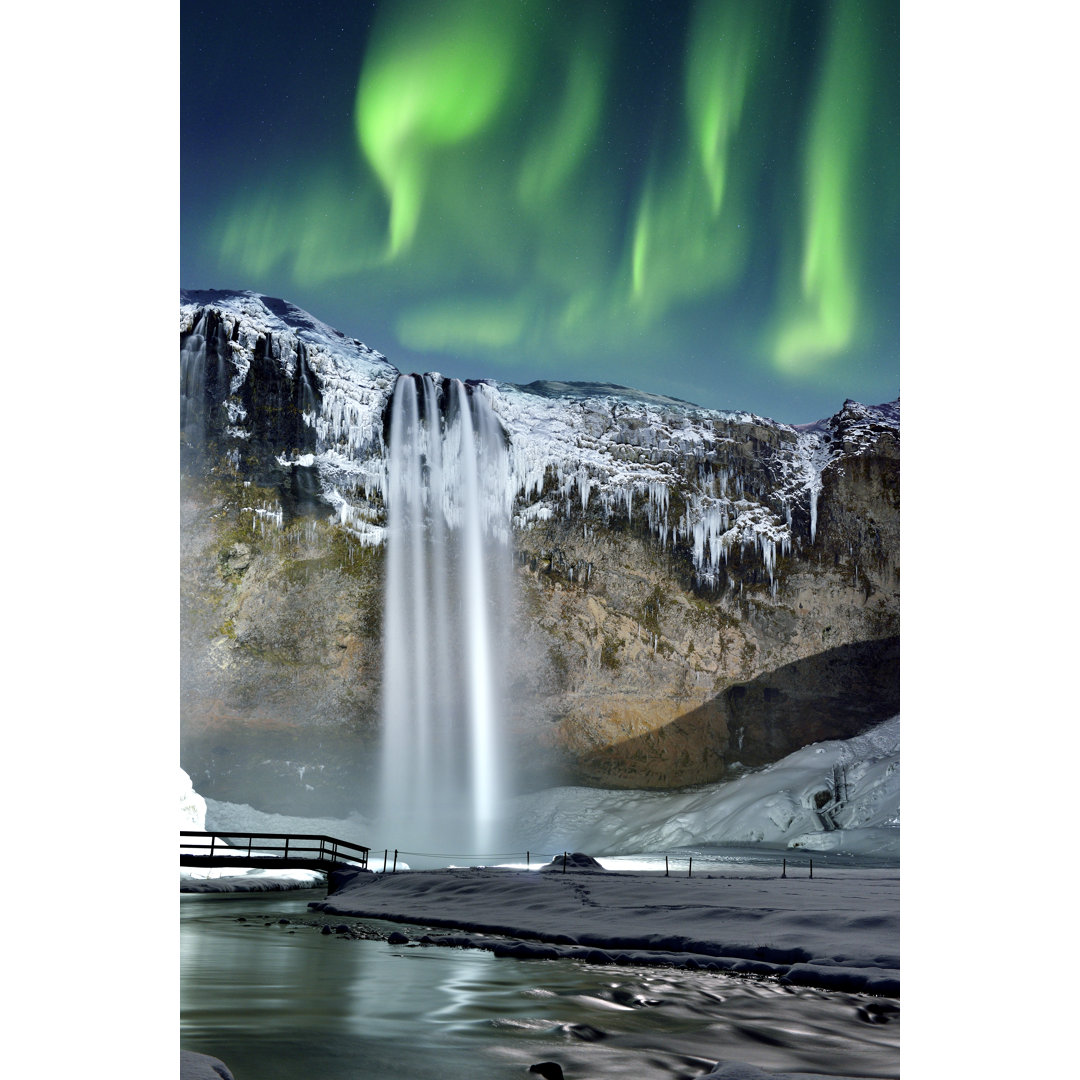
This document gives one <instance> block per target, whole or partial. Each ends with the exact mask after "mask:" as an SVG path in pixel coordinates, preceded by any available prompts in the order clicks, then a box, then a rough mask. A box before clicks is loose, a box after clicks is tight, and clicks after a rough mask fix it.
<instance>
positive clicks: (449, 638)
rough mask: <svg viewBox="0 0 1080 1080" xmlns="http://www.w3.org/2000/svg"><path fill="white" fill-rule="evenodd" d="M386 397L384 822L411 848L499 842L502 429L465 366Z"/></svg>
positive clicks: (504, 570) (505, 518)
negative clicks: (468, 381)
mask: <svg viewBox="0 0 1080 1080" xmlns="http://www.w3.org/2000/svg"><path fill="white" fill-rule="evenodd" d="M390 410H391V411H390V437H389V462H388V477H387V490H386V503H387V556H386V557H387V571H386V591H385V604H384V611H385V626H384V639H383V641H384V643H383V648H384V672H385V676H384V679H383V686H384V691H383V761H382V782H381V791H382V795H381V802H380V808H381V809H380V828H381V830H382V831H383V833H384V834H385V835H388V836H394V837H395V838H397V841H398V846H400V847H402V848H408V847H411V848H420V849H422V850H428V851H430V850H435V851H443V850H459V849H460V846H461V845H462V844H464V845H465V849H466V850H470V851H499V850H501V848H502V844H501V843H500V838H499V837H498V835H497V832H496V824H495V823H496V820H497V814H496V806H497V804H498V802H499V801H500V800H501V799H502V798H503V797H504V795H505V794H506V793H507V792H508V791H509V790H510V789H509V787H508V784H509V783H510V781H509V775H508V770H507V765H506V762H505V761H504V755H503V752H502V748H501V745H500V741H499V732H500V730H501V728H502V726H503V725H502V723H501V701H502V693H501V688H500V685H499V672H500V670H501V666H502V665H501V664H500V662H499V654H498V649H499V646H500V645H501V644H502V643H505V642H506V641H507V640H508V634H507V630H506V618H507V614H506V613H507V609H508V595H507V594H508V585H507V581H508V580H509V573H510V562H509V560H510V551H509V547H508V546H507V543H506V539H507V530H508V527H509V508H508V507H507V506H506V505H505V490H506V481H505V475H506V471H507V459H506V445H505V440H504V437H503V433H502V430H501V428H500V427H499V424H498V421H497V420H496V418H495V416H494V414H493V413H492V411H491V408H490V406H489V405H488V404H487V402H486V400H485V399H484V397H483V395H482V393H479V392H476V393H470V392H469V391H468V389H467V387H466V386H465V384H464V383H462V382H460V381H459V380H457V379H453V380H441V379H439V378H438V377H437V376H435V377H433V376H430V375H424V376H422V377H419V376H407V375H405V376H401V377H400V378H399V379H398V381H397V384H396V386H395V389H394V395H393V398H392V401H391V407H390ZM504 579H505V580H504ZM447 845H450V846H447Z"/></svg>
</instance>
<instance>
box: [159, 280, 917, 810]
mask: <svg viewBox="0 0 1080 1080" xmlns="http://www.w3.org/2000/svg"><path fill="white" fill-rule="evenodd" d="M396 376H397V373H396V371H395V370H394V369H393V368H392V367H391V366H390V365H389V364H388V363H387V362H386V361H385V359H384V358H382V357H381V356H380V355H379V354H378V353H374V352H372V351H371V350H369V349H367V347H366V346H363V345H362V344H361V343H359V342H355V341H352V340H349V339H346V338H344V337H343V336H342V335H340V334H338V333H337V332H336V331H334V330H332V329H331V328H329V327H325V326H323V325H322V324H320V323H318V322H317V320H314V319H313V318H312V317H311V316H309V315H307V314H306V313H304V312H300V311H298V309H296V308H293V307H292V306H291V305H289V304H287V303H286V302H284V301H279V300H271V299H269V298H262V297H255V296H253V295H251V294H224V293H223V294H216V293H214V294H211V293H199V294H187V295H186V296H185V297H183V298H182V318H181V414H180V427H181V474H182V475H181V763H182V765H183V767H184V768H185V770H186V771H187V772H188V774H189V775H190V776H191V778H192V781H193V783H194V785H195V788H196V790H198V791H199V792H200V794H202V795H204V796H206V797H208V798H211V799H217V800H221V801H228V802H239V803H248V804H250V805H251V806H253V807H255V808H256V809H264V810H271V811H278V812H281V813H286V814H295V815H298V816H323V815H325V816H335V817H339V816H347V815H348V814H349V813H350V812H352V811H354V810H359V811H361V812H364V811H365V810H367V809H369V803H368V799H369V797H370V794H371V792H372V789H373V785H374V781H375V771H376V763H377V761H378V752H379V739H380V725H379V713H380V702H381V690H382V687H381V678H382V674H381V673H382V588H383V579H384V574H385V554H384V547H383V545H382V542H381V537H382V530H383V527H384V525H385V521H386V517H385V507H384V506H383V503H382V495H381V490H382V489H381V486H380V484H381V481H380V479H379V470H380V468H381V467H382V465H381V455H382V453H383V447H384V445H385V444H384V438H385V434H384V428H385V423H386V420H385V417H386V416H387V415H388V411H387V406H388V403H389V401H390V394H391V392H392V389H393V385H394V380H395V379H396ZM470 389H471V392H473V393H477V392H480V391H481V390H484V392H486V393H488V394H489V395H490V396H491V398H492V400H493V402H494V404H495V406H497V408H496V411H497V413H498V415H499V417H500V422H501V423H503V425H504V428H505V433H506V439H507V443H508V445H510V446H511V447H512V448H513V449H514V450H515V452H516V453H517V454H518V455H519V457H521V458H522V459H524V460H527V461H528V460H533V458H535V459H536V460H539V461H540V466H539V474H538V476H539V478H538V479H537V480H536V485H537V486H536V487H535V489H532V490H531V492H526V493H522V492H519V493H518V495H517V496H515V501H514V515H515V517H514V524H513V528H512V530H511V544H512V546H513V549H514V556H515V565H516V571H515V574H516V584H515V589H514V595H513V607H514V611H513V616H514V630H513V635H512V638H513V648H512V650H510V654H509V656H508V659H507V670H506V672H505V675H506V681H507V684H508V690H509V693H508V700H507V708H506V723H507V724H508V726H509V727H510V729H511V734H512V749H513V752H514V753H515V754H516V756H517V758H518V773H519V775H524V776H525V777H526V778H527V780H528V782H529V783H530V784H531V785H533V786H542V785H547V784H552V783H560V782H570V781H573V782H584V783H589V784H594V785H599V786H627V787H653V788H664V787H678V786H683V785H686V784H692V783H700V782H703V781H706V780H714V779H718V778H720V777H722V776H723V775H724V772H725V770H726V769H727V768H728V767H729V766H730V765H731V764H732V763H735V762H739V763H741V764H743V765H747V766H752V765H759V764H766V763H768V762H769V761H772V760H776V759H777V758H779V757H782V756H783V755H784V754H786V753H789V752H790V751H791V750H794V749H797V748H798V747H800V746H803V745H806V744H807V743H809V742H813V741H816V740H821V739H828V738H844V737H848V736H850V735H852V734H855V733H857V732H858V731H859V730H862V729H864V728H866V727H868V726H870V725H871V724H873V723H875V722H876V721H878V720H881V719H885V718H888V717H889V716H892V715H895V714H896V713H897V712H898V711H899V689H898V688H899V675H898V672H899V644H898V642H899V483H900V448H899V404H898V403H894V404H893V405H888V406H876V407H867V406H862V405H858V404H857V403H855V402H846V403H845V404H844V406H843V407H842V408H841V410H840V411H839V412H838V413H837V414H836V415H835V416H834V417H831V418H829V419H828V420H824V421H821V422H819V423H818V424H815V425H811V426H810V427H808V428H806V429H794V428H791V427H788V426H786V425H782V424H776V423H773V422H772V421H769V420H765V419H762V418H760V417H754V416H750V415H748V414H742V413H710V412H708V411H707V410H698V409H696V408H695V407H693V406H688V405H686V403H681V402H673V401H668V400H666V399H660V398H656V397H654V396H650V395H643V394H638V393H637V392H635V391H625V390H622V389H621V388H612V387H603V386H601V387H585V386H575V385H572V384H535V385H533V386H531V387H528V388H514V387H505V386H493V385H490V384H489V385H487V387H486V389H485V388H483V387H479V386H472V387H471V388H470ZM549 428H550V429H551V431H553V432H556V434H555V435H552V436H551V437H550V438H551V440H552V441H551V446H553V447H555V449H554V450H551V449H550V447H548V446H547V445H546V444H543V443H542V441H540V440H541V438H542V437H543V438H547V437H548V436H547V435H542V433H543V432H545V431H547V430H548V429H549ZM560 432H562V433H563V434H559V433H560ZM538 433H541V434H538ZM566 433H568V434H566ZM559 438H561V439H562V440H563V441H562V442H561V443H558V439H559ZM556 444H558V445H556ZM556 451H557V452H558V453H562V454H564V455H566V456H564V457H563V458H561V459H559V458H558V454H557V453H556ZM546 453H550V454H553V455H555V456H553V457H550V460H549V461H548V464H547V465H546V467H545V466H544V463H543V454H546ZM530 455H532V458H530ZM575 455H580V461H579V460H577V459H575ZM586 462H587V463H588V470H587V469H586V465H585V463H586ZM350 470H351V471H350ZM586 474H587V475H586ZM619 476H629V477H630V480H626V481H620V480H619V479H618V477H619ZM635 478H636V479H635ZM658 480H662V484H658ZM812 481H813V482H815V483H816V484H817V487H816V489H815V488H814V487H813V484H812ZM530 482H531V481H530ZM620 483H623V484H624V486H623V487H620V486H619V484H620ZM575 484H576V485H578V486H577V487H575V486H574V485H575ZM581 485H584V488H582V486H581ZM589 485H591V488H592V491H591V497H590V493H589V492H590V488H589ZM635 485H636V486H635ZM658 487H662V488H663V498H662V499H660V498H659V497H658V496H657V494H656V491H657V490H658ZM815 492H816V493H815ZM709 513H714V514H715V515H721V514H722V515H723V519H724V520H723V524H722V525H720V526H717V527H716V528H717V532H716V534H715V535H713V537H712V539H711V540H710V541H709V543H710V544H712V545H715V544H716V543H717V542H718V539H717V538H718V536H719V532H720V530H723V529H726V530H727V532H725V533H724V537H723V543H724V544H725V545H726V546H725V547H724V557H723V559H722V560H720V561H718V562H716V563H715V565H714V568H713V570H711V571H709V570H708V568H707V567H706V568H705V570H706V571H708V572H703V566H702V547H701V544H702V541H700V538H695V535H694V532H693V528H694V523H695V522H696V523H697V525H698V526H700V527H701V528H704V525H703V523H707V515H708V514H709ZM714 525H715V522H714ZM706 550H709V549H706Z"/></svg>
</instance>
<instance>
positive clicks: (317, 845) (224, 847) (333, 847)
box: [180, 829, 371, 867]
mask: <svg viewBox="0 0 1080 1080" xmlns="http://www.w3.org/2000/svg"><path fill="white" fill-rule="evenodd" d="M185 837H188V838H189V839H185ZM370 850H371V849H370V848H366V847H364V846H363V845H361V844H353V843H350V842H349V841H348V840H339V839H337V837H334V836H324V835H322V834H320V833H246V832H245V833H240V832H217V831H214V832H200V831H198V830H194V829H181V830H180V851H181V853H182V854H185V853H186V854H190V855H210V856H214V855H248V856H252V855H272V856H275V857H277V858H282V859H311V860H319V861H324V862H329V863H353V864H355V865H358V866H362V867H367V863H368V852H369V851H370Z"/></svg>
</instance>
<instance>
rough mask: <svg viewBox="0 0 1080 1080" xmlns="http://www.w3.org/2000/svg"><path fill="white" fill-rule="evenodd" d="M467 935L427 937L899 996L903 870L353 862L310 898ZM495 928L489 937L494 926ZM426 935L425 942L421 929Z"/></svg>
mask: <svg viewBox="0 0 1080 1080" xmlns="http://www.w3.org/2000/svg"><path fill="white" fill-rule="evenodd" d="M313 906H315V907H316V908H317V909H318V910H320V911H325V912H330V913H335V914H341V915H362V916H366V917H369V918H381V919H390V920H393V921H396V922H409V923H419V924H422V925H424V926H440V927H449V928H456V929H458V930H459V931H464V933H461V932H459V933H456V934H453V935H449V936H445V935H431V934H428V935H426V937H427V938H428V940H429V942H430V943H431V944H440V943H441V944H447V945H467V946H471V947H476V948H488V949H491V950H493V951H494V952H495V953H496V955H507V956H524V957H537V958H548V959H555V958H558V957H568V958H577V959H582V960H587V961H589V962H593V963H620V964H625V963H630V964H655V963H673V964H675V965H676V966H680V967H689V968H692V969H698V968H706V969H709V970H717V971H734V972H738V973H743V974H756V975H771V976H777V977H779V978H781V979H782V980H785V981H787V982H790V983H794V984H799V985H806V986H818V987H823V988H825V989H835V990H845V991H849V992H859V993H876V994H884V995H886V996H889V997H897V996H899V993H900V873H899V871H898V870H872V869H848V868H843V869H833V868H830V869H829V870H826V871H824V872H823V871H821V870H820V869H818V871H817V872H816V873H815V874H814V876H813V877H810V876H809V874H808V873H807V871H806V870H805V869H802V868H800V870H799V872H798V873H795V872H789V873H788V874H787V876H781V875H780V873H778V872H775V871H774V872H772V873H769V874H763V873H760V872H758V873H753V874H745V873H742V872H740V871H739V870H737V869H736V870H732V871H727V872H724V873H720V874H701V873H699V874H698V875H696V876H694V877H690V876H689V875H685V876H684V875H682V874H679V875H672V876H666V875H665V874H664V872H663V871H652V872H625V871H614V872H613V871H608V870H603V869H600V868H596V869H580V868H576V867H572V866H571V867H569V868H568V869H567V870H566V871H563V870H562V869H561V866H560V865H559V864H552V865H550V866H549V868H548V869H547V870H546V871H542V872H539V873H531V872H529V871H526V870H510V869H496V868H481V867H476V868H461V869H444V870H413V871H405V872H402V873H397V874H373V873H364V872H361V873H359V874H358V876H357V877H356V878H355V879H354V880H353V881H352V882H350V883H349V884H348V885H347V886H346V887H345V888H343V889H342V890H340V891H339V892H337V893H334V894H333V895H332V896H329V897H327V899H326V900H325V901H322V902H318V903H316V904H315V905H313ZM493 935H495V936H493ZM421 940H423V938H421Z"/></svg>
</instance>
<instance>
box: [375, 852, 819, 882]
mask: <svg viewBox="0 0 1080 1080" xmlns="http://www.w3.org/2000/svg"><path fill="white" fill-rule="evenodd" d="M402 856H408V857H410V858H414V859H434V860H436V861H437V862H438V864H439V866H442V867H448V868H455V869H456V868H457V867H455V861H456V860H461V861H462V862H464V863H467V864H468V865H469V866H470V868H478V869H479V868H484V867H490V866H506V865H511V866H514V865H517V866H520V865H522V864H524V866H525V867H526V869H531V868H532V867H533V866H534V865H535V866H537V867H540V866H552V867H555V868H556V869H559V868H560V867H561V870H562V872H563V873H564V874H565V873H566V870H567V867H568V866H569V867H571V868H572V869H581V864H580V863H579V862H575V861H574V856H573V855H572V854H571V853H570V852H568V851H563V852H561V853H557V854H555V855H553V856H548V855H540V854H539V853H538V852H535V851H503V852H497V853H495V854H491V853H486V854H482V855H476V854H467V853H461V852H445V851H405V850H404V849H401V848H392V849H391V848H385V849H384V850H383V862H382V870H383V872H384V873H396V872H397V869H398V859H399V858H400V857H402ZM391 857H392V858H391ZM660 858H661V856H659V855H657V856H656V857H655V862H656V870H655V871H654V872H657V873H658V872H659V868H660V867H659V862H660ZM663 860H664V876H665V877H671V876H672V875H673V874H676V875H679V876H681V875H682V873H683V871H684V870H685V873H686V876H687V877H693V876H694V857H693V856H692V855H690V856H687V858H686V860H685V864H684V865H679V864H683V860H682V859H674V858H672V857H671V856H669V855H664V856H663ZM371 861H372V863H373V864H376V863H377V862H378V850H377V849H376V850H373V851H372V852H371ZM709 861H710V860H709V859H708V857H707V856H706V857H705V859H702V858H701V857H700V856H699V857H698V870H699V872H700V871H701V869H702V866H703V865H706V866H707V865H708V864H709ZM776 862H777V863H778V864H779V866H778V869H779V870H780V876H781V877H782V878H786V877H787V876H788V869H789V867H788V859H787V857H786V856H777V859H776ZM729 865H730V864H729ZM601 869H603V867H601ZM790 869H791V870H793V871H795V870H799V871H802V870H807V871H808V876H809V877H811V878H812V877H813V876H814V860H813V859H812V858H811V859H809V860H805V861H804V860H802V859H797V860H792V865H791V867H790Z"/></svg>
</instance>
